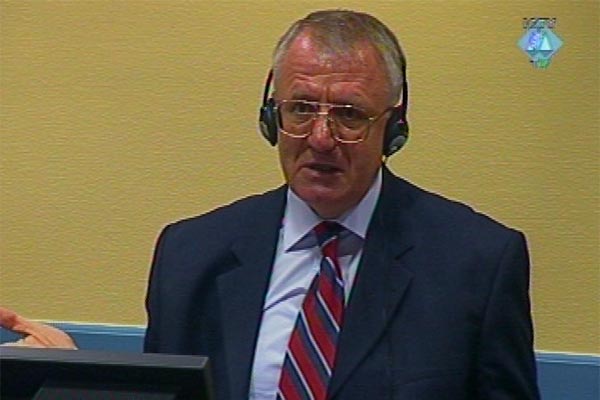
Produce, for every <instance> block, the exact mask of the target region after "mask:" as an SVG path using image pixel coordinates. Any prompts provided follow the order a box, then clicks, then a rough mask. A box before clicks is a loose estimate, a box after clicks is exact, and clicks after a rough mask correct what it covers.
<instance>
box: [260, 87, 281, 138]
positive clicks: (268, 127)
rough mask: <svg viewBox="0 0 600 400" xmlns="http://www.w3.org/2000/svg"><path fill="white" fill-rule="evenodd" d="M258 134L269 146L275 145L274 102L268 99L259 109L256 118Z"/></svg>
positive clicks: (275, 115) (275, 117) (275, 121)
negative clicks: (260, 134)
mask: <svg viewBox="0 0 600 400" xmlns="http://www.w3.org/2000/svg"><path fill="white" fill-rule="evenodd" d="M258 126H259V128H260V133H262V135H263V136H264V138H265V139H267V142H269V143H271V146H275V145H276V144H277V129H278V128H277V111H276V110H275V100H273V98H270V99H268V100H267V101H266V102H265V103H264V104H263V105H262V107H261V108H260V115H259V118H258Z"/></svg>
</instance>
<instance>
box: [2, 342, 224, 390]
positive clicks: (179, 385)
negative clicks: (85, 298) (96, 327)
mask: <svg viewBox="0 0 600 400" xmlns="http://www.w3.org/2000/svg"><path fill="white" fill-rule="evenodd" d="M0 371H1V372H0V398H2V399H3V400H16V399H19V400H21V399H35V400H49V399H61V400H72V399H86V400H105V399H106V400H108V399H110V400H142V399H143V400H191V399H194V400H212V399H213V394H212V389H211V387H212V386H211V385H212V383H211V379H210V371H209V362H208V358H207V357H202V356H182V355H170V354H142V353H124V352H103V351H88V350H58V349H34V348H21V347H0Z"/></svg>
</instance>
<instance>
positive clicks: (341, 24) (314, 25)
mask: <svg viewBox="0 0 600 400" xmlns="http://www.w3.org/2000/svg"><path fill="white" fill-rule="evenodd" d="M306 30H310V34H311V38H312V39H313V40H315V41H316V43H317V44H319V45H320V46H322V48H323V50H324V51H325V52H328V53H332V54H336V55H342V54H343V55H349V54H352V51H353V50H354V49H355V46H356V45H357V44H359V43H361V42H365V41H366V42H368V43H370V44H371V45H372V46H373V47H374V48H375V50H376V51H377V52H378V53H379V55H380V56H381V58H382V60H383V61H384V62H385V65H386V67H387V71H388V80H389V82H390V84H391V89H392V90H391V94H392V97H393V99H394V101H396V102H397V101H398V100H399V99H400V94H401V93H402V84H403V82H404V74H403V71H405V68H406V59H405V57H404V53H403V52H402V48H401V47H400V44H399V43H398V39H397V38H396V36H395V35H394V33H393V32H392V31H391V30H390V29H389V28H388V27H387V26H385V25H384V24H383V23H382V22H381V21H379V20H378V19H377V18H375V17H373V16H371V15H369V14H366V13H361V12H356V11H350V10H324V11H316V12H313V13H311V14H309V15H307V16H306V17H304V18H303V19H300V20H298V21H296V22H295V23H294V24H293V25H292V26H291V27H290V28H289V29H288V30H287V31H286V32H285V33H284V34H283V36H282V37H281V38H280V39H279V42H278V43H277V46H276V47H275V50H274V51H273V73H274V74H275V76H277V73H278V70H279V69H280V67H281V63H282V61H283V59H284V57H285V55H286V53H287V51H288V49H289V48H290V46H291V44H292V43H293V42H294V40H295V39H296V38H297V37H298V36H299V35H300V34H301V33H303V32H305V31H306Z"/></svg>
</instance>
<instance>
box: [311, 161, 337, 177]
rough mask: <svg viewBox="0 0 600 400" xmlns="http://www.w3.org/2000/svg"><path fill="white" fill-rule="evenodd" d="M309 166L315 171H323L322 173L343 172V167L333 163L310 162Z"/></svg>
mask: <svg viewBox="0 0 600 400" xmlns="http://www.w3.org/2000/svg"><path fill="white" fill-rule="evenodd" d="M306 167H307V168H309V169H311V170H313V171H317V172H321V173H327V174H331V173H336V172H341V171H342V170H341V168H339V167H337V166H335V165H332V164H322V163H310V164H307V165H306Z"/></svg>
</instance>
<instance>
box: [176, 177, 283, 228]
mask: <svg viewBox="0 0 600 400" xmlns="http://www.w3.org/2000/svg"><path fill="white" fill-rule="evenodd" d="M284 200H285V187H284V186H282V187H279V188H277V189H274V190H271V191H268V192H265V193H261V194H255V195H251V196H248V197H244V198H242V199H239V200H236V201H234V202H232V203H230V204H226V205H223V206H220V207H218V208H215V209H213V210H211V211H208V212H206V213H204V214H200V215H197V216H194V217H190V218H185V219H182V220H179V221H176V222H173V223H171V224H169V225H168V226H167V227H166V228H165V231H166V230H169V231H170V233H171V234H172V235H173V234H176V235H178V236H186V237H189V236H190V234H194V233H196V234H200V233H205V232H210V235H211V236H213V237H214V236H217V237H220V238H222V237H223V236H224V235H234V234H236V233H239V231H240V229H243V228H244V227H249V226H252V225H253V224H254V223H256V222H259V221H260V219H261V214H262V213H264V212H265V211H266V210H273V209H279V208H281V209H283V205H284ZM191 237H197V236H196V235H192V236H191ZM205 239H208V238H205Z"/></svg>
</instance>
